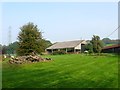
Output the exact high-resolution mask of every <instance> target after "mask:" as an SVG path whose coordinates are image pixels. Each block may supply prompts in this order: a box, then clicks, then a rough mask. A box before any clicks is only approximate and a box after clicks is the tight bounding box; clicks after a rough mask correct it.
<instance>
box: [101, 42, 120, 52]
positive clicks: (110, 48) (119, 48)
mask: <svg viewBox="0 0 120 90" xmlns="http://www.w3.org/2000/svg"><path fill="white" fill-rule="evenodd" d="M102 52H103V53H120V44H117V45H112V46H106V47H104V48H103V49H102Z"/></svg>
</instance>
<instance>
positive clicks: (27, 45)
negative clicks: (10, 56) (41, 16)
mask: <svg viewBox="0 0 120 90" xmlns="http://www.w3.org/2000/svg"><path fill="white" fill-rule="evenodd" d="M20 30H21V31H20V33H19V36H18V40H19V42H18V44H19V48H18V50H17V53H18V55H29V54H30V53H31V52H33V51H34V52H36V53H39V54H40V53H41V52H42V51H43V46H44V42H43V39H42V33H41V32H40V31H39V29H38V28H37V25H34V24H33V23H31V22H29V23H28V24H26V25H23V26H22V27H21V28H20Z"/></svg>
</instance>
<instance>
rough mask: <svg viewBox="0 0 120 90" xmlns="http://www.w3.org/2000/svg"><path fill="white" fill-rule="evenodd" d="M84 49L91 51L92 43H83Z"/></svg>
mask: <svg viewBox="0 0 120 90" xmlns="http://www.w3.org/2000/svg"><path fill="white" fill-rule="evenodd" d="M85 49H86V50H87V51H88V52H89V53H93V45H92V43H90V42H89V43H88V44H86V45H85Z"/></svg>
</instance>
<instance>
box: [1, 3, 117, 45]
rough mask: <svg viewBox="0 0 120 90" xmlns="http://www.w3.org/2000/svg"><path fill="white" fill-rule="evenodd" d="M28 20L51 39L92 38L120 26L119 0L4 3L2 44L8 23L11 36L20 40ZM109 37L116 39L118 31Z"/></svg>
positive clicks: (56, 40)
mask: <svg viewBox="0 0 120 90" xmlns="http://www.w3.org/2000/svg"><path fill="white" fill-rule="evenodd" d="M28 22H33V23H34V24H35V25H38V28H39V29H40V31H42V32H44V33H43V37H44V38H45V39H47V40H50V41H51V42H59V41H66V40H78V39H85V40H87V39H91V37H92V35H99V36H100V37H101V39H102V38H104V37H106V36H107V35H109V34H110V33H111V32H112V31H113V30H115V29H116V28H117V27H118V3H117V2H111V3H110V2H103V3H100V2H99V3H95V2H90V3H87V2H85V3H82V2H76V3H73V2H71V3H70V2H66V3H65V2H64V3H60V2H56V3H55V2H51V3H42V2H37V3H33V2H32V3H30V2H27V3H25V2H23V3H20V2H19V3H12V2H11V3H3V4H2V26H3V27H2V42H0V43H2V44H8V42H9V39H8V38H9V37H8V35H9V34H8V32H9V26H11V40H12V42H14V41H16V40H17V36H18V33H19V32H20V29H19V28H20V27H21V26H23V25H24V24H27V23H28ZM109 38H111V39H117V38H118V32H115V33H114V34H112V35H111V36H110V37H109Z"/></svg>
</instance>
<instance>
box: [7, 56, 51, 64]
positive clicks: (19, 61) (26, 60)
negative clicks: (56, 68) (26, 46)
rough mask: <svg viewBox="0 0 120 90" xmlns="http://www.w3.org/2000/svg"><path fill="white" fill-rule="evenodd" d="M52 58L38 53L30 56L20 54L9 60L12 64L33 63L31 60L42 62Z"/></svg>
mask: <svg viewBox="0 0 120 90" xmlns="http://www.w3.org/2000/svg"><path fill="white" fill-rule="evenodd" d="M48 60H52V59H51V58H42V57H40V56H38V55H28V56H19V57H16V58H14V57H13V58H12V57H11V59H10V60H9V63H11V64H23V63H31V62H33V63H34V62H41V61H48Z"/></svg>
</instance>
